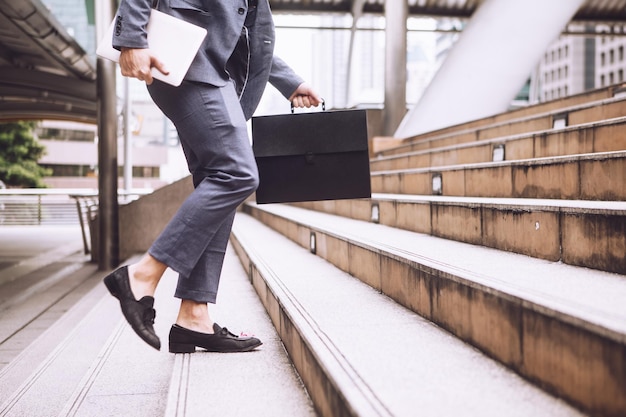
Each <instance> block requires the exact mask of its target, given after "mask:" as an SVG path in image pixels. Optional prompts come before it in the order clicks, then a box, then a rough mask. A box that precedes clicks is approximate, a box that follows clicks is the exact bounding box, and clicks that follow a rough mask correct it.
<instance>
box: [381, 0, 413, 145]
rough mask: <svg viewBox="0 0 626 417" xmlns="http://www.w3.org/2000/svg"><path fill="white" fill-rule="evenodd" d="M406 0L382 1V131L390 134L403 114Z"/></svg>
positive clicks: (404, 110) (404, 111)
mask: <svg viewBox="0 0 626 417" xmlns="http://www.w3.org/2000/svg"><path fill="white" fill-rule="evenodd" d="M408 16H409V5H408V2H407V0H393V1H386V2H385V19H386V29H385V108H384V110H383V135H385V136H391V135H392V134H393V133H394V132H395V131H396V129H397V127H398V125H400V122H401V121H402V119H403V118H404V116H405V114H406V48H407V41H406V34H407V27H406V21H407V18H408Z"/></svg>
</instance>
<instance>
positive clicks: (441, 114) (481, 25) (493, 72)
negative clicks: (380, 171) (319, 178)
mask: <svg viewBox="0 0 626 417" xmlns="http://www.w3.org/2000/svg"><path fill="white" fill-rule="evenodd" d="M583 2H584V0H550V1H546V0H524V1H511V0H486V1H485V2H484V3H483V4H482V5H481V6H479V8H478V10H477V11H476V12H475V13H474V15H473V16H472V18H471V20H470V21H469V23H468V24H467V26H466V27H465V29H464V30H463V33H462V34H461V37H460V38H459V40H458V41H457V43H456V44H455V45H454V46H453V48H452V50H451V51H450V52H449V53H448V56H447V58H446V60H445V61H444V63H443V65H442V66H441V68H440V69H439V71H437V74H435V77H434V78H433V80H432V81H431V82H430V84H429V85H428V87H427V88H426V91H424V94H423V95H422V97H421V99H420V101H419V102H418V103H417V104H416V106H415V107H414V108H413V109H412V110H411V111H410V112H409V114H407V116H406V117H405V118H404V120H403V121H402V124H401V125H400V127H399V128H398V130H397V131H396V132H395V134H394V136H395V137H397V138H400V139H404V138H409V137H411V136H415V135H418V134H420V133H424V132H430V131H433V130H437V129H440V128H443V127H446V126H452V125H456V124H460V123H464V122H468V121H470V120H476V119H480V118H483V117H487V116H491V115H494V114H497V113H502V112H504V111H506V110H507V109H508V107H509V104H510V103H511V100H512V99H513V98H514V97H515V96H516V94H517V93H518V92H519V90H520V89H521V87H522V85H523V84H524V82H526V80H527V79H528V77H529V76H530V74H531V72H532V71H533V69H534V68H535V66H536V65H537V64H538V62H539V60H540V59H541V57H542V56H543V54H544V52H545V51H546V49H547V48H548V46H549V45H550V43H552V42H553V41H554V40H555V39H556V38H557V37H558V36H559V34H560V33H561V31H562V30H563V28H564V27H565V26H566V25H567V23H568V22H569V21H570V20H571V19H572V17H573V16H574V14H576V11H577V10H578V9H579V8H580V6H581V5H582V3H583ZM388 3H390V2H388Z"/></svg>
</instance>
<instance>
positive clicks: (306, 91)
mask: <svg viewBox="0 0 626 417" xmlns="http://www.w3.org/2000/svg"><path fill="white" fill-rule="evenodd" d="M289 101H291V103H292V104H293V106H294V107H307V108H308V107H311V106H313V107H317V106H318V105H319V104H320V103H321V102H322V98H321V97H320V96H319V95H318V94H317V93H316V92H315V91H314V90H313V89H312V88H311V87H310V86H309V85H308V84H307V83H302V84H300V85H299V86H298V88H296V91H294V92H293V94H292V95H291V97H289Z"/></svg>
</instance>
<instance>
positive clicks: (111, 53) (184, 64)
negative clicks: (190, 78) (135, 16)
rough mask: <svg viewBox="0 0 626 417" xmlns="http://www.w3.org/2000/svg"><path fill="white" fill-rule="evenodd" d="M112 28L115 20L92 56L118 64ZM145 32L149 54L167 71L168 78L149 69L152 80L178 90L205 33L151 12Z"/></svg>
mask: <svg viewBox="0 0 626 417" xmlns="http://www.w3.org/2000/svg"><path fill="white" fill-rule="evenodd" d="M114 28H115V19H114V20H113V22H112V23H111V25H110V26H109V29H108V30H107V33H106V34H105V35H104V38H102V40H101V41H100V44H99V45H98V48H97V49H96V54H97V55H98V56H100V57H102V58H106V59H110V60H111V61H115V62H118V61H119V59H120V51H118V50H117V49H114V48H113V46H112V45H111V42H112V38H113V30H114ZM147 31H148V45H149V46H150V50H151V51H152V52H153V53H154V54H155V55H156V57H157V58H159V60H160V61H161V62H163V64H165V68H167V70H168V71H169V74H168V75H165V74H163V73H162V72H161V71H159V70H157V69H156V68H152V76H153V77H154V78H156V79H158V80H161V81H163V82H166V83H168V84H171V85H173V86H176V87H177V86H179V85H180V83H181V82H182V81H183V78H184V77H185V74H187V71H188V70H189V66H190V65H191V62H192V61H193V59H194V58H195V56H196V54H197V53H198V49H199V48H200V45H202V41H204V38H205V37H206V34H207V30H206V29H205V28H202V27H200V26H196V25H194V24H191V23H189V22H185V21H184V20H181V19H178V18H176V17H173V16H170V15H168V14H166V13H163V12H160V11H158V10H155V9H152V12H151V14H150V21H149V22H148V27H147Z"/></svg>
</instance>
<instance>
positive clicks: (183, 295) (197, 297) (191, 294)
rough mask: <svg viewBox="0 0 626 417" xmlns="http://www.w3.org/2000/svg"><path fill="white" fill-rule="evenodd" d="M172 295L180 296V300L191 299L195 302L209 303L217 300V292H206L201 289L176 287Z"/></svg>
mask: <svg viewBox="0 0 626 417" xmlns="http://www.w3.org/2000/svg"><path fill="white" fill-rule="evenodd" d="M174 297H176V298H180V299H181V300H191V301H195V302H196V303H210V304H215V302H216V301H217V293H207V292H203V291H194V290H181V289H176V292H175V293H174Z"/></svg>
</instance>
